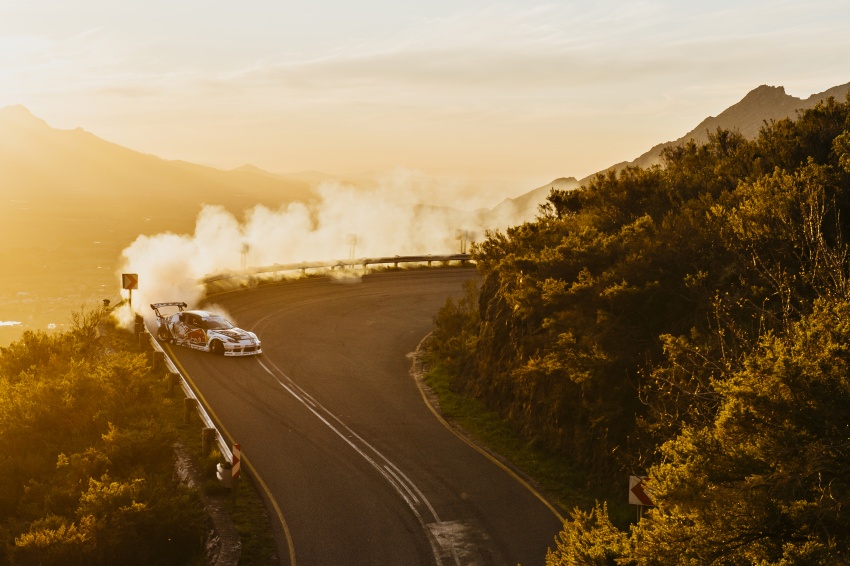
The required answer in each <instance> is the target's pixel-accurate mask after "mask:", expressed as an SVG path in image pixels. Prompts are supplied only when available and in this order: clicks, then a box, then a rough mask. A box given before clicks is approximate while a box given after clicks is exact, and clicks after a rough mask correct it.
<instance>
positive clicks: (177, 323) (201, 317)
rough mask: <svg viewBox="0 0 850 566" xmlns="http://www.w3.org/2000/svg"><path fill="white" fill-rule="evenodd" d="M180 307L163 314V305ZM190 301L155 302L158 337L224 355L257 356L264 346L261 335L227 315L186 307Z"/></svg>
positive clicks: (153, 306)
mask: <svg viewBox="0 0 850 566" xmlns="http://www.w3.org/2000/svg"><path fill="white" fill-rule="evenodd" d="M166 307H176V308H177V312H175V313H173V314H163V312H162V311H160V309H163V308H166ZM186 307H187V305H186V303H182V302H176V303H153V304H151V308H152V309H153V311H154V312H155V313H156V322H157V330H156V337H157V338H159V340H160V341H162V342H171V343H174V344H177V345H178V346H187V347H189V348H194V349H195V350H202V351H204V352H212V353H213V354H217V355H224V356H254V355H257V354H262V353H263V350H262V347H261V345H260V340H259V338H257V335H256V334H254V333H253V332H248V331H247V330H242V329H241V328H237V327H235V326H233V325H232V324H231V323H230V322H229V321H228V320H227V319H226V318H224V317H223V316H220V315H217V314H214V313H211V312H207V311H200V310H186Z"/></svg>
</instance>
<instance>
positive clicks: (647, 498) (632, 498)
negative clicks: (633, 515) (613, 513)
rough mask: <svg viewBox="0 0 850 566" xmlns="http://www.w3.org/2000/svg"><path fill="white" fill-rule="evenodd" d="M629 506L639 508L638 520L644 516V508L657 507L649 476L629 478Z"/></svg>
mask: <svg viewBox="0 0 850 566" xmlns="http://www.w3.org/2000/svg"><path fill="white" fill-rule="evenodd" d="M629 505H637V506H638V508H637V512H638V520H640V518H641V517H642V516H643V508H644V507H655V503H653V501H652V491H651V490H650V488H649V477H648V476H629Z"/></svg>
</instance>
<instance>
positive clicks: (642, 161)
mask: <svg viewBox="0 0 850 566" xmlns="http://www.w3.org/2000/svg"><path fill="white" fill-rule="evenodd" d="M848 94H850V83H847V84H843V85H839V86H835V87H832V88H830V89H828V90H825V91H823V92H820V93H817V94H813V95H811V96H809V97H808V98H805V99H801V98H797V97H795V96H791V95H789V94H787V93H786V92H785V88H784V87H781V86H768V85H761V86H759V87H757V88H755V89H753V90H752V91H750V92H749V93H747V95H746V96H744V98H742V99H741V100H740V101H739V102H737V103H736V104H733V105H732V106H730V107H729V108H727V109H726V110H724V111H723V112H721V113H720V114H718V115H717V116H716V117H715V116H709V117H708V118H706V119H705V120H703V121H702V122H700V123H699V124H698V125H697V126H696V127H695V128H694V129H693V130H691V131H690V132H688V133H687V134H685V135H683V136H682V137H680V138H679V139H676V140H673V141H668V142H664V143H660V144H658V145H656V146H654V147H653V148H652V149H650V150H649V151H647V152H646V153H644V154H643V155H641V156H640V157H638V158H637V159H635V160H633V161H624V162H621V163H617V164H615V165H612V166H610V167H608V168H607V169H603V170H602V171H599V172H597V173H593V174H592V175H588V176H587V177H585V178H583V179H581V180H579V181H576V182H574V183H573V182H569V181H570V180H572V181H575V179H573V178H572V177H571V178H569V179H564V178H561V179H555V180H554V181H552V182H551V183H548V184H546V185H544V186H542V187H538V188H536V189H533V190H531V191H529V192H527V193H524V194H522V195H520V196H518V197H516V198H514V199H508V200H507V201H506V202H503V203H501V204H499V205H498V206H497V207H496V208H494V209H492V210H491V211H490V213H489V214H499V213H501V212H504V210H505V208H506V207H510V206H513V207H515V209H516V210H518V211H520V210H524V211H526V214H528V216H526V218H527V219H531V218H533V217H534V213H535V211H536V210H537V207H538V206H539V205H540V204H542V203H543V202H545V200H546V195H548V194H549V189H550V188H552V187H554V188H559V189H560V188H575V187H579V186H581V185H586V184H587V183H589V182H590V181H591V180H592V179H593V178H594V177H596V175H598V174H600V173H606V172H608V171H622V170H623V169H625V168H626V167H628V166H630V165H632V166H638V167H649V166H651V165H654V164H656V163H660V161H661V152H662V151H663V150H664V149H665V148H667V147H672V146H679V145H684V144H685V143H687V142H688V141H689V140H694V141H696V142H698V143H700V142H702V143H704V142H706V141H708V134H709V133H710V132H715V131H717V128H721V129H724V130H736V131H738V132H740V133H741V134H743V135H744V137H746V138H747V139H755V138H756V137H758V134H759V131H760V129H761V128H762V126H764V125H765V123H770V122H771V121H776V120H782V119H783V118H794V117H795V116H796V114H797V113H798V112H800V111H805V110H808V109H810V108H814V107H815V105H817V103H818V102H821V101H823V100H826V99H827V98H829V97H833V98H835V99H837V100H843V99H844V98H845V97H846V96H847V95H848ZM508 201H509V202H508ZM500 207H501V211H500Z"/></svg>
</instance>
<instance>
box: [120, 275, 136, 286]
mask: <svg viewBox="0 0 850 566" xmlns="http://www.w3.org/2000/svg"><path fill="white" fill-rule="evenodd" d="M121 288H122V289H129V290H133V289H138V288H139V274H138V273H122V274H121Z"/></svg>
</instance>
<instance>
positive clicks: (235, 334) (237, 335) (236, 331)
mask: <svg viewBox="0 0 850 566" xmlns="http://www.w3.org/2000/svg"><path fill="white" fill-rule="evenodd" d="M209 333H210V334H213V335H215V334H217V335H219V336H226V337H227V338H231V339H233V340H251V339H253V338H256V335H254V334H253V333H251V332H248V331H247V330H242V329H241V328H229V329H227V330H210V331H209Z"/></svg>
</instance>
